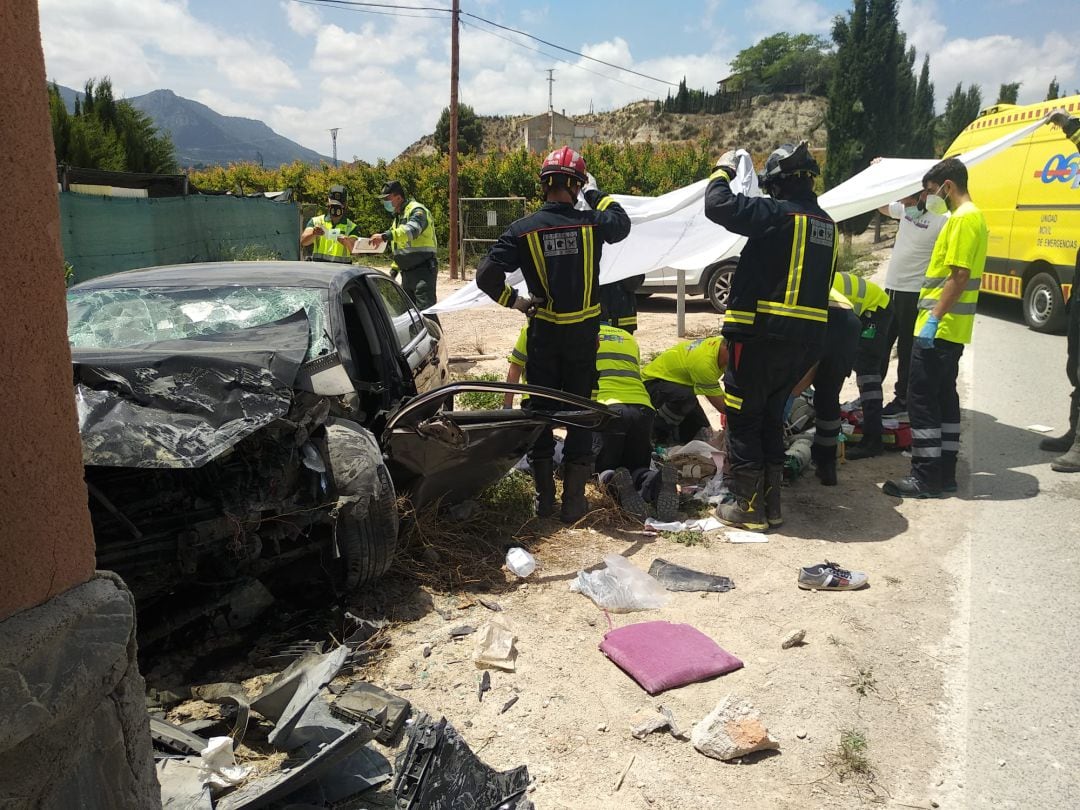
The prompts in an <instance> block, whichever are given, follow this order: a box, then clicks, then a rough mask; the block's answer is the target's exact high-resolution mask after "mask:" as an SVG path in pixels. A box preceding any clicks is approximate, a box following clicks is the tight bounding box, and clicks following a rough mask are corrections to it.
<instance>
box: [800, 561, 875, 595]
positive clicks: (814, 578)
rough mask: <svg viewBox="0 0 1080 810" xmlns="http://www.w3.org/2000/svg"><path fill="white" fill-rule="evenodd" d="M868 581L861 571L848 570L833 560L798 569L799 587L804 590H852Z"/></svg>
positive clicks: (868, 578)
mask: <svg viewBox="0 0 1080 810" xmlns="http://www.w3.org/2000/svg"><path fill="white" fill-rule="evenodd" d="M869 582H870V577H868V576H867V575H866V574H864V573H863V572H862V571H848V570H847V569H846V568H841V567H840V566H839V565H837V564H836V563H834V562H827V561H826V562H823V563H818V564H817V565H809V566H807V567H805V568H800V569H799V587H800V588H802V589H803V590H804V591H810V590H814V591H854V590H857V589H859V588H864V587H866V585H867V584H868V583H869Z"/></svg>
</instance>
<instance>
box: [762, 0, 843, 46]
mask: <svg viewBox="0 0 1080 810" xmlns="http://www.w3.org/2000/svg"><path fill="white" fill-rule="evenodd" d="M743 16H744V17H745V19H746V22H747V24H748V25H749V26H751V29H752V30H754V31H756V32H758V33H757V35H756V36H755V37H754V41H755V42H756V41H757V40H759V39H761V38H762V37H764V36H769V35H770V34H775V33H776V32H777V31H787V32H788V33H789V34H828V33H829V31H830V30H831V29H832V19H833V16H834V15H833V12H831V11H829V10H828V9H826V8H825V7H824V6H822V5H821V4H820V3H816V2H814V0H806V1H805V2H796V3H793V2H791V0H758V2H756V3H753V4H749V6H748V8H747V9H746V11H745V12H743Z"/></svg>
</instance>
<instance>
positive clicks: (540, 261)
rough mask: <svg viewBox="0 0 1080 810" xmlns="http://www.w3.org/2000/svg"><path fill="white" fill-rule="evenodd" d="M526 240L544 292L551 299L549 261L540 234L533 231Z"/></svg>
mask: <svg viewBox="0 0 1080 810" xmlns="http://www.w3.org/2000/svg"><path fill="white" fill-rule="evenodd" d="M525 241H526V242H528V244H529V253H530V254H531V255H532V260H533V264H534V265H535V266H536V275H538V276H539V277H540V286H542V287H543V288H544V294H545V295H546V296H547V299H548V300H549V301H550V300H551V289H550V288H549V287H548V278H547V262H546V260H545V259H544V251H543V249H542V248H541V247H540V235H539V234H537V233H536V231H533V232H532V233H530V234H527V235H526V237H525Z"/></svg>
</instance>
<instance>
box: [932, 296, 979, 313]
mask: <svg viewBox="0 0 1080 810" xmlns="http://www.w3.org/2000/svg"><path fill="white" fill-rule="evenodd" d="M937 302H938V299H937V298H922V299H920V300H919V309H933V308H934V307H935V306H937ZM977 307H978V303H977V302H976V301H959V302H957V303H955V304H953V305H952V309H950V310H949V311H948V312H947V313H946V314H948V315H974V314H975V310H976V308H977Z"/></svg>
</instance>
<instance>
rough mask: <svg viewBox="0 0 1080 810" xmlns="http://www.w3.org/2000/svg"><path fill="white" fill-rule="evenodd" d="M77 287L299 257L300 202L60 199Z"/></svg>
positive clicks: (70, 195) (65, 241) (68, 196)
mask: <svg viewBox="0 0 1080 810" xmlns="http://www.w3.org/2000/svg"><path fill="white" fill-rule="evenodd" d="M60 227H61V238H62V241H63V246H64V259H65V260H66V261H67V262H68V263H70V264H71V265H72V266H73V267H74V268H75V277H74V281H76V282H79V281H86V280H87V279H91V278H96V277H98V276H104V275H107V274H109V273H116V272H119V271H121V270H131V269H134V268H136V267H152V266H154V265H159V264H186V263H189V262H207V261H230V260H234V259H267V258H277V259H299V258H300V242H299V238H300V230H299V229H300V212H299V209H298V207H297V205H296V203H292V202H273V201H271V200H267V199H263V198H258V197H232V196H220V197H216V196H213V197H211V196H205V197H204V196H200V195H192V196H188V197H158V198H150V199H146V198H125V197H95V196H91V195H86V194H76V193H70V192H68V193H62V194H60Z"/></svg>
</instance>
